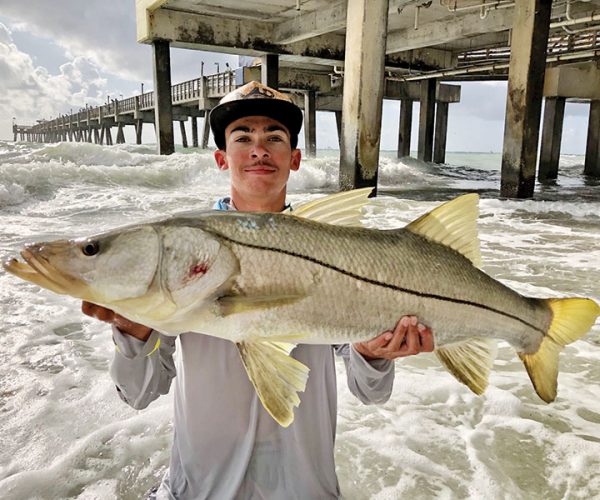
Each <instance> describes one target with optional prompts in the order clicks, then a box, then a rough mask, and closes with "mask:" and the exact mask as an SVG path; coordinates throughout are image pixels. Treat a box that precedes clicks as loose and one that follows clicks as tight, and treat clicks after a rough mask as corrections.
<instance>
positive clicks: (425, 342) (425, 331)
mask: <svg viewBox="0 0 600 500" xmlns="http://www.w3.org/2000/svg"><path fill="white" fill-rule="evenodd" d="M417 328H418V330H419V335H420V336H421V351H422V352H433V350H434V343H433V334H432V333H431V330H430V329H429V328H427V327H426V326H425V325H422V324H421V323H419V324H418V325H417Z"/></svg>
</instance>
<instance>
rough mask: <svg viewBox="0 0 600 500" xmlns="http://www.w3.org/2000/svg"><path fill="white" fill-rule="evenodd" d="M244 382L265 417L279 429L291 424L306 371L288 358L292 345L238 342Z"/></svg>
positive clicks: (302, 365) (303, 387)
mask: <svg viewBox="0 0 600 500" xmlns="http://www.w3.org/2000/svg"><path fill="white" fill-rule="evenodd" d="M237 347H238V350H239V353H240V356H241V358H242V362H243V364H244V367H245V368H246V372H247V373H248V378H249V379H250V381H251V382H252V385H253V386H254V388H255V389H256V393H257V394H258V397H259V399H260V401H261V403H262V404H263V406H264V407H265V409H266V410H267V411H268V412H269V414H270V415H271V416H272V417H273V418H274V419H275V420H276V421H277V422H278V423H279V425H281V426H283V427H288V426H289V425H290V424H291V423H292V422H293V421H294V407H295V406H298V405H299V404H300V398H299V397H298V392H303V391H304V389H305V387H306V381H307V379H308V372H309V368H308V367H307V366H305V365H304V364H302V363H300V361H298V360H296V359H294V358H292V357H291V356H290V355H289V353H290V352H291V351H292V349H293V348H294V347H295V345H294V344H289V343H285V342H264V341H262V342H261V341H256V342H240V343H238V344H237Z"/></svg>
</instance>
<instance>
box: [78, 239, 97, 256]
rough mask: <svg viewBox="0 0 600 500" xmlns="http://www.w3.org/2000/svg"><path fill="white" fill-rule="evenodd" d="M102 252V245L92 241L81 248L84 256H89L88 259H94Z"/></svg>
mask: <svg viewBox="0 0 600 500" xmlns="http://www.w3.org/2000/svg"><path fill="white" fill-rule="evenodd" d="M99 250H100V245H99V244H98V242H97V241H90V242H89V243H86V244H85V245H83V246H82V247H81V251H82V252H83V255H87V256H88V257H92V256H94V255H96V254H97V253H98V251H99Z"/></svg>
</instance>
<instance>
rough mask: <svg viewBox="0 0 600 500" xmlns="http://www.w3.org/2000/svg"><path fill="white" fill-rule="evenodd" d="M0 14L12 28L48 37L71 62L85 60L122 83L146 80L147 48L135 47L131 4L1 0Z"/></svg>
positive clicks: (107, 0) (118, 0)
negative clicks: (78, 58)
mask: <svg viewBox="0 0 600 500" xmlns="http://www.w3.org/2000/svg"><path fill="white" fill-rule="evenodd" d="M2 15H3V16H4V17H6V18H8V19H10V20H11V23H12V24H11V26H12V28H13V29H15V30H19V31H26V32H29V33H32V34H34V35H36V36H38V37H43V38H48V39H51V40H52V41H53V42H54V43H55V44H57V45H59V46H60V47H62V48H63V49H64V50H65V51H66V53H67V57H68V58H70V59H73V58H75V57H77V56H80V57H84V58H86V59H88V60H90V61H93V62H94V63H95V64H96V65H97V66H98V67H99V68H100V69H101V70H104V71H107V72H110V73H112V74H115V75H119V76H120V77H121V78H125V79H133V80H136V81H137V80H140V79H141V80H147V79H149V78H150V76H151V69H152V68H151V67H149V64H148V62H149V61H150V48H149V47H148V46H144V45H141V44H138V43H136V35H135V5H134V2H133V1H122V0H112V1H111V0H104V1H86V2H81V1H80V0H58V1H55V2H48V1H46V0H28V1H27V2H22V1H20V0H3V2H2Z"/></svg>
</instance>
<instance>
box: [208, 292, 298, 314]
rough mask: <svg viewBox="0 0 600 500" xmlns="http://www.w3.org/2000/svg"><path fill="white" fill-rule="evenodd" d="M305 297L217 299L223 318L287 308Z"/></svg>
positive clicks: (269, 296) (279, 296)
mask: <svg viewBox="0 0 600 500" xmlns="http://www.w3.org/2000/svg"><path fill="white" fill-rule="evenodd" d="M304 297H305V295H268V296H264V297H261V296H252V297H249V296H247V295H225V296H223V297H220V298H219V299H217V303H218V304H219V307H220V313H221V315H223V316H229V315H231V314H239V313H245V312H250V311H257V310H261V309H271V308H273V307H281V306H287V305H289V304H293V303H294V302H297V301H299V300H302V299H303V298H304Z"/></svg>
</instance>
